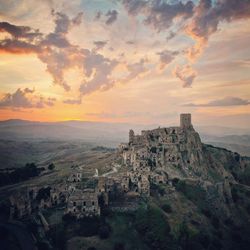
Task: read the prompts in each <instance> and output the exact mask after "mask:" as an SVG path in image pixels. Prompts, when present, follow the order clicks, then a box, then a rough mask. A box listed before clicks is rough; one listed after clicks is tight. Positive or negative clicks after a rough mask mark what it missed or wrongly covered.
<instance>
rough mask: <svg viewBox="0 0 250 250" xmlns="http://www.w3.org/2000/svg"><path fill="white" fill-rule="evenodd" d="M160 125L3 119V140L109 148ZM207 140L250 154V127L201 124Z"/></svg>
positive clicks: (203, 136)
mask: <svg viewBox="0 0 250 250" xmlns="http://www.w3.org/2000/svg"><path fill="white" fill-rule="evenodd" d="M155 127H158V125H156V124H152V125H139V124H129V123H106V122H90V121H74V120H73V121H61V122H36V121H27V120H18V119H13V120H6V121H0V139H2V140H39V139H41V140H44V139H48V140H82V141H85V142H90V143H95V144H98V145H104V146H109V147H116V146H117V145H118V144H119V143H120V142H124V141H127V140H128V131H129V129H131V128H133V129H134V130H135V132H137V133H139V132H140V131H141V130H143V129H152V128H155ZM195 129H196V130H197V131H198V132H199V133H200V136H201V139H202V141H203V142H204V143H208V144H212V145H215V146H219V147H224V148H227V149H229V150H232V151H236V152H239V153H240V154H242V155H247V156H250V128H249V129H243V128H231V127H219V126H197V127H195Z"/></svg>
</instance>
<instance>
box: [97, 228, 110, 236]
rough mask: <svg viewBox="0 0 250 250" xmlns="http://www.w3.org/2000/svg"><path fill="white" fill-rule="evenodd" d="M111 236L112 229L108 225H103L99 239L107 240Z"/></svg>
mask: <svg viewBox="0 0 250 250" xmlns="http://www.w3.org/2000/svg"><path fill="white" fill-rule="evenodd" d="M109 234H110V227H109V226H108V225H102V226H101V227H100V228H99V237H100V239H107V238H108V237H109Z"/></svg>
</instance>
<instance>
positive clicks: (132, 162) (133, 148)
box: [10, 114, 203, 218]
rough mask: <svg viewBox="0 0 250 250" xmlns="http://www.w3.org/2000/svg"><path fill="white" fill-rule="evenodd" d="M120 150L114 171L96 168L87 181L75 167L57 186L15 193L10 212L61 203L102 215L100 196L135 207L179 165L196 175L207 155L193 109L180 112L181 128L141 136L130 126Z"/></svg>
mask: <svg viewBox="0 0 250 250" xmlns="http://www.w3.org/2000/svg"><path fill="white" fill-rule="evenodd" d="M116 155H117V157H116V161H115V162H114V163H113V165H114V169H115V171H113V173H112V172H111V173H106V174H103V175H102V176H98V171H97V173H94V175H93V177H91V178H88V179H87V180H86V178H84V174H83V171H82V169H81V168H79V167H78V166H73V167H72V169H71V174H70V176H68V178H67V180H64V182H63V183H61V184H59V185H55V186H53V187H45V188H43V189H38V188H30V189H28V190H27V195H25V196H24V197H23V196H22V197H20V198H17V197H15V196H12V197H11V199H10V200H11V213H10V217H11V218H13V217H17V218H22V217H23V216H24V215H27V214H30V213H32V212H33V211H35V210H36V208H38V209H46V208H50V207H53V206H56V205H59V204H61V205H65V213H70V214H73V215H75V216H76V217H77V218H81V217H85V216H87V217H88V216H99V215H100V211H101V207H100V199H102V207H110V208H111V209H112V210H114V211H116V210H117V211H125V210H130V211H132V210H136V208H137V207H138V204H139V201H140V200H141V199H145V198H146V197H149V196H150V185H153V184H169V185H172V179H173V178H174V177H176V176H175V175H173V173H174V170H175V169H181V170H182V171H183V173H185V174H186V176H193V175H194V174H195V173H199V171H200V169H201V165H202V160H203V158H202V157H203V156H202V143H201V140H200V137H199V134H198V133H197V132H196V131H195V130H194V128H193V126H192V124H191V115H190V114H181V115H180V126H178V127H177V126H176V127H169V128H157V129H154V130H148V131H142V132H141V135H135V134H134V131H133V130H130V131H129V141H128V143H122V144H120V145H119V148H118V150H117V152H116ZM191 166H192V170H190V167H191ZM46 188H47V189H46Z"/></svg>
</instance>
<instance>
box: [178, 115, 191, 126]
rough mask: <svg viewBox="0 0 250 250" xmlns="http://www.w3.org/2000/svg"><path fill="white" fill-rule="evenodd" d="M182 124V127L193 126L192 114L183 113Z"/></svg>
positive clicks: (181, 116)
mask: <svg viewBox="0 0 250 250" xmlns="http://www.w3.org/2000/svg"><path fill="white" fill-rule="evenodd" d="M180 126H181V128H184V129H188V128H192V127H193V126H192V123H191V114H181V115H180Z"/></svg>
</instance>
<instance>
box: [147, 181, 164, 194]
mask: <svg viewBox="0 0 250 250" xmlns="http://www.w3.org/2000/svg"><path fill="white" fill-rule="evenodd" d="M150 188H151V189H152V190H155V191H157V192H158V193H159V194H160V195H161V196H163V195H164V194H165V185H164V184H155V183H152V184H151V185H150Z"/></svg>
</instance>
